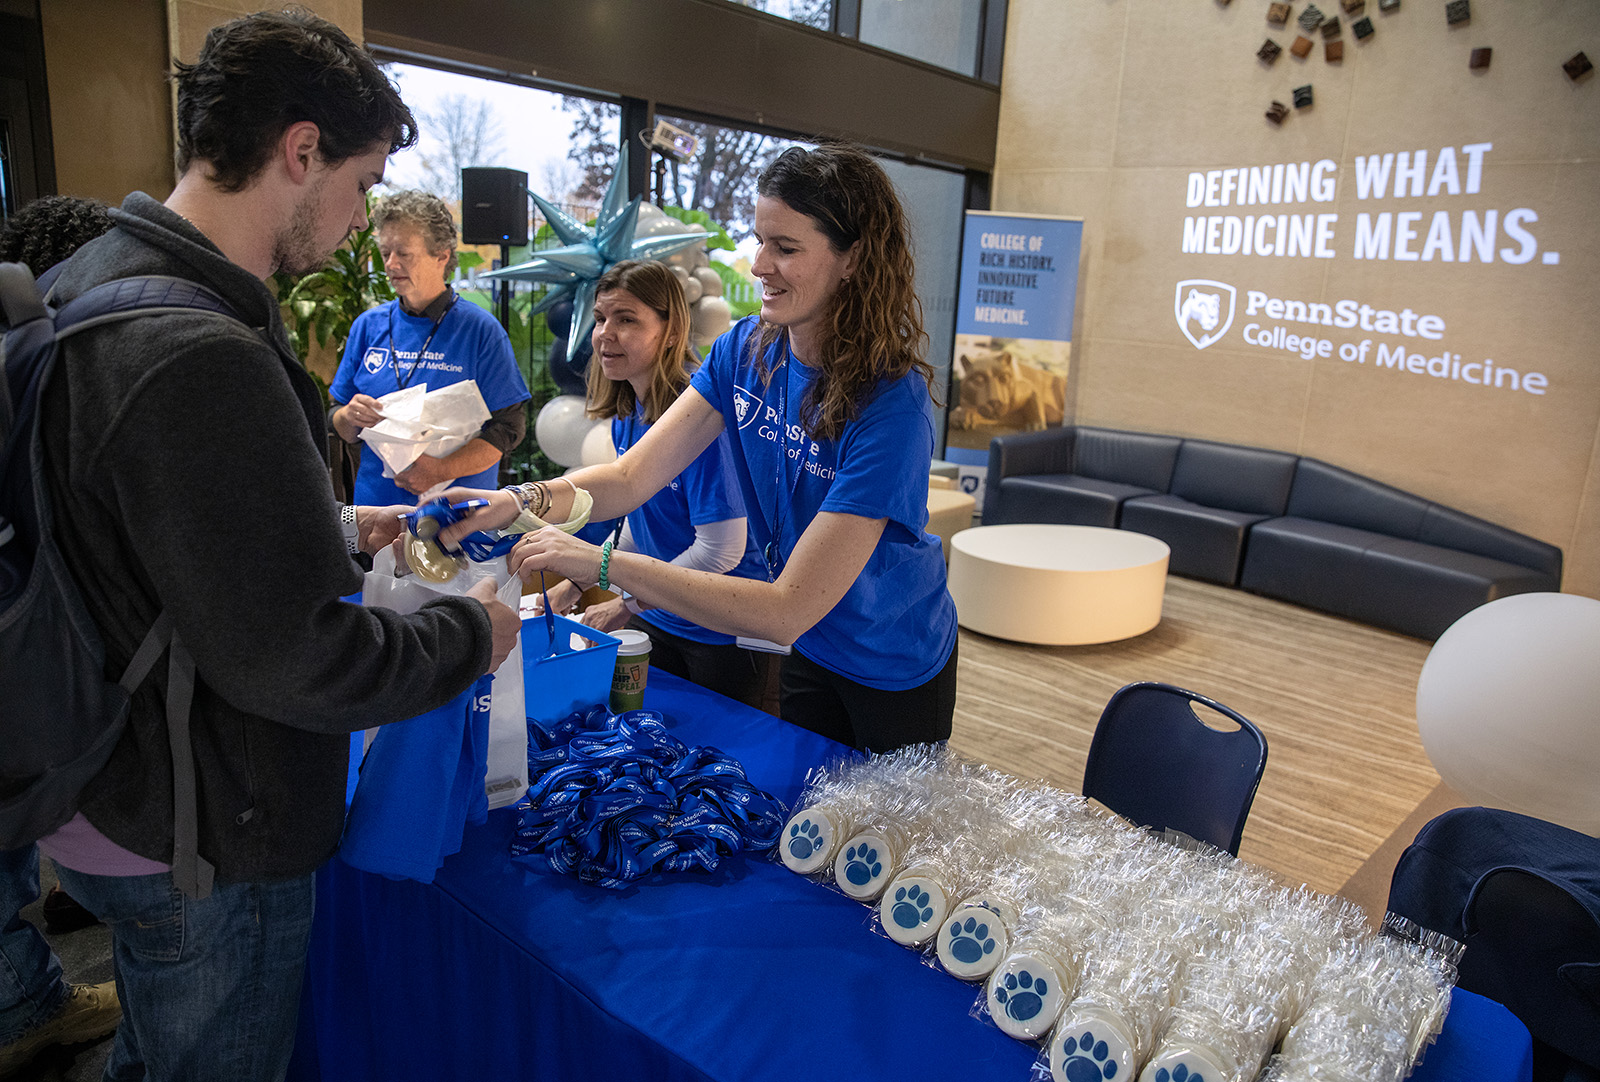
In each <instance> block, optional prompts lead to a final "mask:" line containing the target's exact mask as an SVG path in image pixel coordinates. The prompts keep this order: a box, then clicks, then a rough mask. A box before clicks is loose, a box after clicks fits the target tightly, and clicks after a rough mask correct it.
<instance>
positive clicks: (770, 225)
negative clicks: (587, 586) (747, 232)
mask: <svg viewBox="0 0 1600 1082" xmlns="http://www.w3.org/2000/svg"><path fill="white" fill-rule="evenodd" d="M757 192H758V198H757V200H756V211H755V234H756V239H757V241H758V242H759V243H760V249H759V251H758V253H757V256H756V260H755V263H754V265H753V266H752V271H753V273H754V274H755V276H756V277H757V278H758V279H760V280H761V284H762V293H761V312H760V315H759V317H755V316H752V317H749V318H747V319H744V320H741V321H740V322H739V323H738V324H736V325H735V326H734V327H733V329H732V330H730V331H729V332H728V333H727V334H725V335H723V336H722V337H721V338H720V339H718V340H717V342H716V344H715V345H714V346H713V347H712V349H711V354H710V356H709V357H708V358H707V360H706V363H705V364H704V365H703V366H702V367H701V368H700V370H699V371H697V372H696V373H695V374H694V377H693V379H692V380H691V381H690V384H689V389H688V390H687V391H685V392H684V393H683V395H682V397H680V398H679V399H678V401H677V403H676V404H675V405H674V406H673V407H672V408H671V409H670V410H668V411H667V413H666V415H665V416H663V417H662V418H661V420H660V421H658V422H657V423H656V424H655V425H653V426H652V427H651V430H650V432H649V434H648V435H646V436H645V437H644V438H643V439H642V440H640V442H639V445H638V446H637V447H635V448H633V449H631V450H630V451H629V452H628V453H627V454H625V455H623V456H622V457H621V458H620V459H618V460H617V461H616V462H614V463H610V464H608V465H604V466H594V467H590V468H588V469H585V470H581V471H579V472H577V473H575V474H573V475H572V480H573V481H574V482H575V483H576V484H578V485H581V486H582V487H584V488H586V489H588V490H589V491H590V492H591V493H592V494H593V496H594V503H595V513H596V514H598V515H607V514H610V515H615V514H619V513H622V512H624V511H626V510H628V509H629V508H633V507H637V506H638V505H639V504H640V503H642V502H644V500H646V499H647V498H649V497H650V495H652V494H653V493H655V492H656V491H657V490H659V489H660V488H661V487H662V486H663V485H665V484H666V483H667V482H668V481H670V480H671V479H672V478H673V477H674V476H676V475H677V474H678V473H679V472H680V471H681V470H682V469H683V467H684V466H685V465H687V464H688V463H689V462H692V461H693V460H694V458H695V456H696V455H698V454H699V453H700V452H701V451H702V450H703V449H704V448H706V447H707V446H709V445H710V444H711V443H712V441H713V440H715V439H717V437H718V436H719V435H721V434H723V433H724V432H726V434H727V436H728V439H729V440H730V442H731V444H732V446H733V452H734V454H733V458H734V466H735V469H736V472H737V474H738V477H739V483H740V487H741V488H742V490H743V492H744V497H745V507H746V509H747V511H748V513H749V516H750V518H749V521H750V532H751V534H752V536H753V537H754V540H755V541H756V543H757V545H758V547H759V549H760V551H761V553H762V556H763V562H764V564H765V568H764V570H765V572H766V573H765V574H764V575H763V576H762V578H761V579H756V580H751V579H740V578H733V577H730V576H725V575H720V576H719V575H707V574H705V573H703V572H696V571H691V570H688V569H686V568H682V567H673V566H671V565H669V564H664V563H661V562H660V561H657V560H651V559H648V558H647V557H644V556H642V555H640V554H638V553H631V552H616V551H614V548H613V547H612V546H606V545H602V546H600V548H598V549H597V548H595V547H594V546H591V545H587V544H584V543H583V542H581V541H577V540H575V539H574V538H572V537H570V536H569V535H567V534H564V533H561V532H560V531H558V530H539V531H537V532H535V533H531V534H528V535H526V536H525V537H524V538H523V540H522V541H521V542H519V543H518V545H517V547H516V549H514V550H513V552H512V554H511V557H510V561H511V566H512V567H513V568H514V569H517V570H519V571H520V573H522V574H523V575H525V576H526V575H530V574H535V573H536V572H537V571H538V570H539V569H553V570H556V571H559V572H561V573H563V574H565V575H567V576H568V577H570V578H575V579H577V580H578V581H580V582H601V583H609V582H616V583H619V584H620V585H622V586H623V587H625V588H626V589H627V590H629V591H630V592H631V593H633V594H634V595H635V596H637V597H638V598H640V599H641V601H642V602H644V603H646V604H649V605H656V606H661V607H664V608H667V609H670V610H671V611H673V612H675V613H677V614H679V615H680V616H684V617H686V618H688V619H691V620H693V621H695V622H696V623H697V624H700V625H701V626H703V627H711V628H716V629H717V630H719V631H724V632H727V633H729V634H733V635H739V636H748V637H751V638H760V639H767V640H772V641H773V642H775V643H779V644H791V643H792V644H793V653H791V654H789V656H788V657H787V658H785V660H784V664H783V674H782V707H781V713H782V715H783V717H784V718H786V719H787V720H789V721H792V722H794V723H796V724H798V725H802V726H804V727H806V728H808V729H812V730H814V731H816V732H819V733H822V734H824V735H826V736H829V737H832V738H833V739H835V740H838V741H840V742H842V743H845V744H849V745H852V746H854V747H857V748H866V749H871V750H874V751H886V750H889V749H891V748H896V747H899V746H901V745H903V744H909V743H917V742H923V741H932V740H943V739H945V738H947V737H948V736H949V735H950V723H951V717H952V715H953V713H954V710H955V684H956V616H955V606H954V604H953V603H952V602H951V600H950V595H949V593H948V592H947V591H946V590H945V580H944V570H945V569H944V560H943V556H942V554H941V551H940V546H939V541H938V539H937V538H934V537H932V536H930V535H929V534H928V533H927V532H926V526H927V493H928V466H929V463H930V461H931V459H932V457H933V442H934V429H933V417H932V409H931V389H932V377H933V372H932V369H931V368H930V367H929V366H928V364H927V363H926V362H925V361H924V360H923V359H922V351H923V349H924V346H925V342H926V335H925V334H924V333H923V330H922V317H921V306H920V305H919V303H918V301H917V298H916V294H915V293H914V291H913V277H912V260H911V252H910V246H909V243H908V237H907V230H906V223H905V215H904V212H903V211H902V209H901V207H900V201H899V198H898V197H897V196H896V195H895V192H894V187H893V185H892V184H891V183H890V182H889V178H888V177H887V176H886V175H885V174H884V172H883V170H882V168H881V167H879V166H878V164H877V163H876V162H875V161H873V160H872V158H871V157H870V156H868V155H867V154H865V153H864V152H862V151H861V150H860V149H858V148H856V147H852V146H848V145H842V144H826V145H823V146H820V147H817V148H816V149H815V150H804V149H801V148H799V147H794V148H791V149H789V150H786V151H784V152H783V153H782V154H781V155H779V156H778V158H777V159H776V160H774V161H773V163H772V164H771V165H769V166H768V167H767V168H766V169H765V170H764V171H763V172H762V174H761V177H760V180H759V181H758V183H757ZM570 501H571V496H570V494H569V492H568V490H567V489H566V487H565V486H554V487H553V488H547V487H545V486H544V485H543V484H542V483H537V482H536V483H534V484H532V485H526V486H522V487H521V488H519V489H510V490H503V491H501V492H500V493H496V494H494V496H493V499H492V501H491V505H490V506H489V507H487V508H484V509H483V510H482V511H480V512H478V513H477V514H476V515H475V516H474V517H473V518H471V519H469V520H468V521H466V522H463V523H460V524H458V525H457V526H455V527H452V528H451V529H450V530H447V531H445V533H444V534H442V535H441V540H444V541H445V542H447V543H453V542H454V540H455V538H456V537H459V536H460V535H461V534H463V533H465V532H466V531H467V530H471V529H475V528H480V527H484V526H496V525H502V524H504V523H508V522H510V521H511V520H512V519H513V518H514V517H515V516H516V514H517V513H518V512H519V511H521V510H523V509H524V508H525V509H527V510H529V511H531V512H532V513H533V514H534V515H536V516H539V517H541V518H546V519H552V520H560V519H561V518H564V517H565V514H566V511H567V509H568V506H569V504H570Z"/></svg>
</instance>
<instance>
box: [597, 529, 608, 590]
mask: <svg viewBox="0 0 1600 1082" xmlns="http://www.w3.org/2000/svg"><path fill="white" fill-rule="evenodd" d="M610 576H611V542H610V541H606V542H605V543H603V544H602V545H601V546H600V584H599V585H600V589H602V590H609V589H611V577H610Z"/></svg>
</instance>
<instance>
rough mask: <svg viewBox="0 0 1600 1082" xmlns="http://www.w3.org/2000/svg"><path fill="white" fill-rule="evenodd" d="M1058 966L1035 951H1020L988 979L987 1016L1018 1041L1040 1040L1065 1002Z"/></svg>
mask: <svg viewBox="0 0 1600 1082" xmlns="http://www.w3.org/2000/svg"><path fill="white" fill-rule="evenodd" d="M1063 984H1064V982H1063V980H1062V976H1061V966H1060V963H1058V962H1056V961H1055V960H1054V959H1053V958H1051V957H1050V956H1049V955H1047V954H1044V953H1042V952H1039V951H1020V952H1018V953H1015V954H1013V955H1011V956H1010V957H1009V958H1007V959H1006V960H1005V962H1004V963H1003V964H1002V965H1001V966H1000V968H998V969H996V970H995V971H994V974H993V975H992V976H991V977H990V978H989V1016H990V1017H991V1018H992V1019H994V1024H995V1025H997V1026H999V1027H1000V1029H1001V1030H1003V1031H1004V1032H1005V1033H1007V1034H1008V1035H1010V1036H1012V1037H1015V1038H1017V1039H1018V1040H1021V1041H1031V1040H1034V1039H1035V1038H1037V1037H1042V1036H1043V1035H1044V1034H1045V1033H1046V1032H1047V1031H1048V1030H1049V1029H1050V1026H1051V1025H1052V1024H1053V1023H1054V1022H1055V1020H1056V1015H1058V1014H1060V1013H1061V1007H1062V1005H1063V1004H1064V1003H1065V1002H1066V999H1067V995H1066V989H1065V988H1064V987H1063Z"/></svg>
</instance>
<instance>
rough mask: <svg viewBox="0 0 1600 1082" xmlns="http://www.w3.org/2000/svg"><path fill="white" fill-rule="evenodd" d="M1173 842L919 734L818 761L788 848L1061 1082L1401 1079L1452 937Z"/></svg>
mask: <svg viewBox="0 0 1600 1082" xmlns="http://www.w3.org/2000/svg"><path fill="white" fill-rule="evenodd" d="M1172 841H1173V839H1167V838H1162V837H1157V836H1156V835H1153V834H1151V833H1149V832H1147V831H1143V830H1140V829H1137V828H1135V827H1133V826H1131V825H1129V824H1128V823H1126V822H1124V821H1122V820H1120V819H1117V818H1115V817H1114V816H1110V815H1107V814H1105V813H1103V812H1101V811H1098V810H1096V809H1094V808H1091V806H1090V805H1089V804H1088V803H1087V802H1086V801H1085V800H1084V799H1083V798H1082V797H1080V796H1077V795H1075V794H1072V793H1068V792H1064V791H1061V790H1057V789H1052V788H1050V787H1048V786H1045V785H1043V784H1031V783H1024V782H1022V781H1020V780H1019V779H1017V778H1014V777H1011V776H1009V775H1007V774H1004V773H1002V772H1000V771H997V770H995V769H993V768H991V767H988V766H985V765H984V764H981V763H975V762H971V761H969V760H965V759H962V758H961V757H959V756H957V755H955V754H954V753H952V752H951V751H949V749H948V748H945V747H941V746H938V745H914V746H912V747H908V748H903V749H901V750H899V751H896V752H893V753H890V754H888V755H882V756H876V757H872V758H868V759H865V760H849V761H846V762H843V763H841V764H839V765H836V766H831V767H828V768H822V769H819V770H818V771H816V772H814V774H813V776H812V777H811V778H810V779H809V780H808V784H807V790H806V793H805V795H804V796H803V797H802V800H801V803H800V806H799V810H798V811H796V812H795V813H794V815H793V816H791V817H790V819H789V821H788V822H787V823H786V824H785V825H784V828H783V832H782V835H781V838H780V842H779V855H780V857H781V859H782V860H783V862H784V864H785V865H787V866H788V867H789V868H790V869H792V870H794V871H796V872H798V873H800V874H803V875H811V876H817V877H823V878H826V879H828V880H829V881H831V883H833V884H834V885H836V886H837V887H838V889H839V890H841V891H843V892H844V893H845V894H847V895H849V896H850V897H852V898H854V899H856V900H858V901H861V902H864V903H867V904H871V905H875V906H876V918H877V920H876V923H877V925H878V927H879V928H880V929H881V930H882V932H883V933H884V934H885V935H887V936H888V937H889V938H891V939H893V940H894V941H895V942H897V943H900V944H902V945H905V946H908V947H913V948H918V949H921V950H922V951H924V953H925V955H926V957H927V958H928V959H929V960H930V962H936V963H937V964H938V965H940V966H942V967H943V968H944V969H945V971H946V972H948V973H949V974H950V975H952V976H954V977H958V978H960V979H963V980H967V981H972V982H981V984H982V987H983V991H982V993H981V994H980V996H979V997H978V1002H977V1005H976V1006H975V1008H974V1009H975V1011H977V1012H978V1013H980V1014H981V1015H984V1016H986V1017H988V1018H989V1019H990V1020H991V1021H992V1022H993V1023H994V1024H995V1025H997V1026H998V1027H999V1028H1000V1029H1001V1030H1003V1031H1004V1032H1005V1033H1007V1034H1009V1035H1010V1036H1012V1037H1015V1038H1017V1039H1019V1040H1025V1041H1034V1040H1041V1039H1044V1038H1046V1037H1048V1039H1047V1040H1044V1042H1043V1048H1042V1051H1041V1060H1042V1062H1041V1063H1040V1065H1039V1067H1040V1069H1041V1070H1046V1069H1047V1070H1048V1072H1049V1074H1050V1075H1051V1077H1052V1078H1054V1079H1055V1080H1056V1082H1079V1080H1080V1079H1084V1078H1089V1077H1091V1074H1090V1071H1091V1069H1092V1070H1093V1071H1094V1072H1095V1073H1094V1074H1093V1076H1092V1077H1095V1078H1097V1079H1111V1078H1118V1079H1122V1078H1132V1077H1136V1076H1139V1074H1138V1073H1139V1072H1140V1071H1143V1072H1144V1073H1143V1075H1142V1076H1139V1077H1142V1078H1143V1079H1145V1080H1146V1082H1169V1080H1173V1079H1191V1080H1194V1082H1201V1080H1202V1079H1203V1080H1204V1082H1218V1080H1241V1082H1242V1080H1246V1079H1254V1078H1256V1077H1257V1076H1258V1075H1259V1074H1260V1073H1261V1071H1262V1069H1263V1067H1265V1066H1267V1065H1268V1063H1269V1060H1271V1062H1272V1070H1274V1071H1275V1072H1277V1073H1276V1074H1275V1075H1274V1076H1273V1077H1275V1078H1278V1079H1281V1080H1282V1082H1299V1080H1300V1079H1307V1080H1310V1079H1326V1078H1341V1079H1342V1078H1350V1079H1356V1078H1360V1079H1365V1080H1369V1082H1391V1080H1392V1082H1399V1080H1400V1079H1402V1078H1404V1077H1405V1075H1406V1074H1407V1072H1409V1070H1410V1069H1411V1067H1412V1065H1413V1064H1414V1063H1415V1061H1416V1058H1417V1056H1418V1055H1419V1054H1420V1052H1421V1050H1422V1048H1423V1047H1424V1046H1425V1045H1426V1043H1427V1042H1428V1041H1429V1040H1431V1039H1432V1037H1433V1036H1434V1034H1436V1033H1437V1032H1438V1030H1439V1028H1440V1026H1441V1025H1442V1023H1443V1017H1444V1012H1445V1010H1446V1008H1447V1006H1448V1003H1449V993H1450V987H1451V985H1452V983H1453V982H1454V976H1455V963H1456V961H1457V959H1458V958H1459V952H1460V946H1459V944H1456V943H1454V942H1453V941H1451V940H1447V939H1444V938H1443V937H1439V936H1433V935H1425V934H1422V933H1420V932H1419V931H1418V930H1416V929H1414V928H1412V929H1409V930H1406V931H1407V934H1406V935H1405V936H1404V937H1403V939H1402V938H1397V937H1396V936H1395V935H1393V934H1391V935H1387V936H1382V937H1379V936H1374V935H1373V934H1372V933H1371V932H1370V931H1369V930H1368V929H1367V927H1366V922H1365V917H1364V915H1363V914H1362V912H1361V910H1360V909H1359V908H1358V907H1356V906H1355V905H1353V904H1352V903H1349V902H1346V901H1343V900H1341V899H1337V898H1331V897H1327V896H1324V895H1319V894H1316V893H1314V892H1312V891H1310V890H1308V889H1305V888H1303V887H1302V888H1294V889H1291V888H1288V887H1285V886H1283V885H1281V884H1278V883H1276V882H1275V881H1273V880H1272V879H1271V878H1270V877H1269V876H1268V875H1267V874H1266V873H1265V872H1263V871H1261V870H1259V869H1256V868H1252V867H1250V866H1249V865H1246V864H1244V863H1242V862H1240V861H1238V860H1237V859H1236V858H1234V857H1232V856H1230V855H1228V854H1226V853H1222V852H1219V851H1217V850H1215V849H1211V848H1209V847H1200V848H1196V847H1195V846H1194V845H1193V844H1192V843H1191V844H1190V845H1188V846H1183V845H1178V844H1172ZM1397 930H1400V929H1396V928H1391V932H1394V931H1397ZM1280 1046H1281V1048H1282V1050H1283V1051H1282V1052H1281V1054H1279V1055H1278V1056H1277V1057H1276V1058H1275V1059H1273V1050H1274V1048H1278V1047H1280Z"/></svg>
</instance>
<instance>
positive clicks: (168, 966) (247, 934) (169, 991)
mask: <svg viewBox="0 0 1600 1082" xmlns="http://www.w3.org/2000/svg"><path fill="white" fill-rule="evenodd" d="M57 872H58V874H59V875H60V877H61V885H62V887H63V888H65V889H66V890H67V892H68V893H70V894H71V895H72V896H73V897H74V898H76V899H77V900H78V901H80V902H82V903H83V904H84V905H85V906H87V907H88V908H89V909H90V910H91V911H93V912H94V913H95V915H96V916H98V917H100V919H101V920H103V921H105V922H106V924H107V925H108V926H109V927H110V928H111V937H112V958H113V960H114V961H115V963H116V970H117V995H118V996H119V997H120V998H121V1000H122V1011H123V1017H122V1025H121V1026H120V1027H119V1028H118V1030H117V1040H116V1045H115V1047H113V1049H112V1051H111V1057H110V1059H109V1060H107V1062H106V1072H105V1078H106V1080H107V1082H137V1080H144V1079H148V1080H149V1082H179V1080H182V1082H191V1080H193V1082H198V1080H201V1079H218V1080H222V1079H226V1080H228V1082H235V1080H250V1079H262V1080H276V1079H281V1078H283V1076H284V1073H285V1071H287V1070H288V1066H289V1055H290V1053H291V1052H293V1050H294V1035H295V1025H296V1022H297V1020H298V1017H299V1007H300V978H301V974H302V973H303V972H304V970H305V964H306V945H307V943H308V941H309V940H310V936H311V911H312V905H313V889H314V888H313V884H312V879H311V877H310V876H309V875H308V876H305V877H303V878H300V879H291V880H287V881H284V882H276V883H221V882H219V883H218V884H217V886H216V888H215V889H214V890H213V891H212V892H211V895H210V897H208V898H206V899H205V900H204V901H198V902H197V901H195V900H194V899H193V898H185V897H184V896H183V894H182V893H181V892H180V891H179V890H178V889H177V887H175V886H173V883H172V876H171V874H170V873H167V872H161V873H158V874H156V875H132V876H110V875H85V874H84V873H82V872H75V871H73V870H72V869H70V868H61V867H58V868H57Z"/></svg>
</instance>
